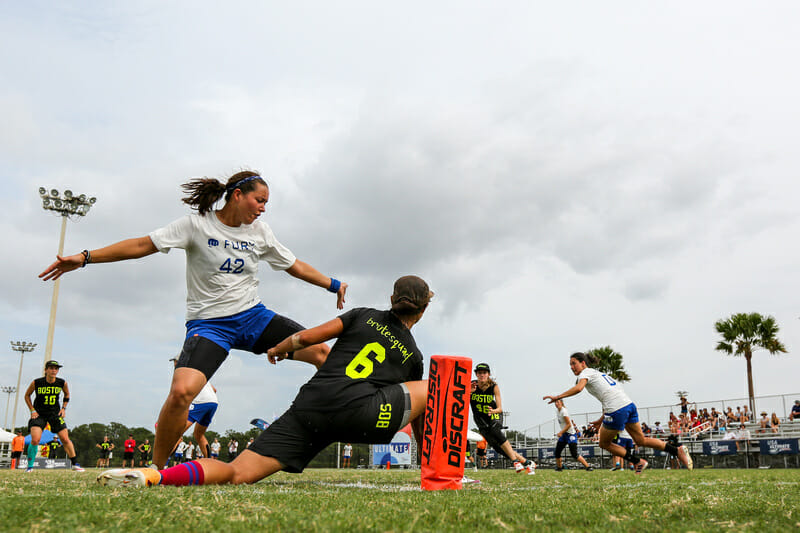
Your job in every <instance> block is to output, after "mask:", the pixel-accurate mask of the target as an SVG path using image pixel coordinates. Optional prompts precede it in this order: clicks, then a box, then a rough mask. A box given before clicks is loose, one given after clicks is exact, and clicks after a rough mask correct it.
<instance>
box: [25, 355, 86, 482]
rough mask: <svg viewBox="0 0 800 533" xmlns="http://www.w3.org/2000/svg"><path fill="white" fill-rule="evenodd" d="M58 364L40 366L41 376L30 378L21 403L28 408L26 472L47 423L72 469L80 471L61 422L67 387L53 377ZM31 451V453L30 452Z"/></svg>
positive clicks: (59, 366) (67, 401)
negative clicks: (64, 451)
mask: <svg viewBox="0 0 800 533" xmlns="http://www.w3.org/2000/svg"><path fill="white" fill-rule="evenodd" d="M60 368H61V365H60V364H58V361H47V363H45V365H44V377H41V378H37V379H34V380H33V381H32V382H31V384H30V385H29V386H28V390H26V391H25V403H26V404H27V405H28V409H30V410H31V419H30V420H29V421H28V430H29V431H30V434H31V443H30V444H29V445H28V472H30V471H31V469H32V468H33V459H35V458H36V450H37V448H38V447H39V440H40V439H41V438H42V431H43V430H44V428H45V427H46V426H47V424H50V431H52V432H53V433H55V434H56V435H58V438H59V439H60V440H61V444H63V445H64V450H66V452H67V457H69V459H70V461H72V468H73V470H77V471H79V472H83V468H81V465H79V464H78V463H77V457H76V456H75V446H73V444H72V441H71V440H69V431H67V424H66V423H65V422H64V415H65V411H66V409H67V403H69V387H68V386H67V382H66V381H64V380H63V379H61V378H59V377H57V376H58V371H59V369H60ZM34 392H35V393H36V399H35V400H33V402H31V395H32V394H33V393H34ZM62 392H63V394H64V399H63V402H64V406H63V407H62V406H61V404H60V403H59V401H58V397H59V396H60V395H61V393H62ZM31 452H33V453H31Z"/></svg>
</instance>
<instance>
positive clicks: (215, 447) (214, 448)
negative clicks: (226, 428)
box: [209, 438, 222, 459]
mask: <svg viewBox="0 0 800 533" xmlns="http://www.w3.org/2000/svg"><path fill="white" fill-rule="evenodd" d="M221 447H222V445H221V444H220V443H219V439H217V438H215V439H214V442H212V443H211V444H209V448H210V449H211V458H212V459H219V449H220V448H221Z"/></svg>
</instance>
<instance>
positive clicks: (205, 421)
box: [170, 357, 219, 457]
mask: <svg viewBox="0 0 800 533" xmlns="http://www.w3.org/2000/svg"><path fill="white" fill-rule="evenodd" d="M170 361H172V362H173V363H174V364H175V365H177V364H178V359H177V358H175V357H173V358H172V359H170ZM218 406H219V399H218V398H217V389H216V387H214V385H212V384H211V382H210V381H207V382H206V384H205V385H204V386H203V388H202V389H200V392H199V393H197V396H195V398H194V400H192V404H191V405H190V406H189V415H188V417H187V419H186V425H185V426H184V428H183V432H184V433H185V432H186V430H187V429H189V428H190V427H192V424H194V441H195V442H196V443H197V445H198V446H199V447H200V453H201V454H202V455H203V457H208V456H209V455H210V451H209V447H208V446H209V445H208V439H207V438H206V431H207V430H208V426H210V425H211V421H212V420H213V419H214V414H215V413H216V412H217V407H218Z"/></svg>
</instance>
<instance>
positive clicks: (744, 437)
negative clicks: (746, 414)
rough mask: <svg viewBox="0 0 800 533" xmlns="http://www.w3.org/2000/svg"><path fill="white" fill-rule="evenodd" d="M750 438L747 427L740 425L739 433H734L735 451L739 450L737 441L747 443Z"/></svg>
mask: <svg viewBox="0 0 800 533" xmlns="http://www.w3.org/2000/svg"><path fill="white" fill-rule="evenodd" d="M751 438H752V436H751V435H750V430H749V429H747V426H745V425H744V424H741V425H740V426H739V431H737V432H736V449H737V450H738V449H739V441H749V440H750V439H751Z"/></svg>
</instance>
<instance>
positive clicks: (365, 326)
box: [97, 276, 433, 486]
mask: <svg viewBox="0 0 800 533" xmlns="http://www.w3.org/2000/svg"><path fill="white" fill-rule="evenodd" d="M432 296H433V293H432V292H430V290H429V288H428V284H427V283H425V281H424V280H422V279H421V278H418V277H417V276H404V277H402V278H400V279H398V280H397V281H396V282H395V284H394V293H393V294H392V297H391V304H392V306H391V310H389V311H379V310H377V309H371V308H364V307H362V308H356V309H353V310H352V311H348V312H347V313H344V314H343V315H341V316H339V317H338V318H334V319H333V320H331V321H329V322H326V323H324V324H322V325H320V326H317V327H315V328H311V329H307V330H303V331H300V332H298V333H295V334H294V335H292V336H290V337H287V338H286V339H284V340H283V341H281V342H280V343H279V344H278V345H276V346H275V347H274V348H271V349H270V350H269V351H268V352H267V355H268V357H269V359H270V362H272V363H275V362H276V361H279V360H281V359H284V358H285V357H286V354H287V353H289V352H292V351H296V350H300V349H302V348H303V347H305V346H311V345H315V344H318V343H322V342H325V341H328V340H330V339H334V338H336V339H337V341H336V344H334V346H333V348H331V351H330V353H329V355H328V357H327V360H326V361H325V363H324V364H322V366H321V367H320V368H319V370H318V371H317V373H316V374H315V375H314V376H313V377H312V378H311V379H310V380H309V381H308V382H307V383H306V384H305V385H303V387H302V388H301V389H300V392H299V393H298V395H297V397H296V398H295V400H294V402H293V404H292V406H291V407H290V408H289V410H288V411H286V412H285V413H284V414H283V415H282V416H281V417H280V418H279V419H278V420H276V421H275V422H273V423H272V424H271V425H270V426H269V427H268V428H267V429H266V430H264V432H263V433H261V435H260V436H259V437H258V439H256V441H255V442H254V443H253V444H252V445H251V446H250V447H248V448H247V449H246V450H245V451H243V452H242V453H241V454H240V455H239V456H237V457H236V459H235V460H234V461H233V462H231V463H223V462H221V461H215V460H213V459H200V460H197V461H191V462H188V463H184V464H182V465H178V466H175V467H173V468H168V469H166V470H162V471H160V472H158V471H156V470H153V469H147V468H144V469H134V470H121V469H116V470H109V471H107V472H104V473H102V474H100V475H99V476H98V478H97V481H98V483H100V484H101V485H110V486H118V485H130V486H151V485H158V484H162V485H210V484H224V483H235V484H238V483H255V482H256V481H259V480H260V479H263V478H265V477H267V476H269V475H271V474H274V473H275V472H278V471H280V470H285V471H287V472H295V473H297V472H302V471H303V469H304V468H305V467H306V465H308V463H309V462H310V461H311V460H312V459H313V458H314V457H315V456H316V455H317V454H318V453H319V452H320V451H322V450H323V449H324V448H326V447H327V446H328V445H329V444H331V443H333V442H336V441H342V442H359V443H371V444H377V443H388V442H390V441H391V439H392V437H393V436H394V435H395V433H397V431H398V430H399V429H401V428H402V427H404V426H405V425H406V424H407V423H409V422H411V423H412V426H413V427H414V431H415V434H416V435H417V437H419V434H420V424H419V423H420V422H421V421H422V415H423V413H424V411H425V404H426V398H427V381H422V373H423V361H422V354H421V353H420V351H419V349H418V348H417V345H416V342H415V341H414V337H413V336H412V335H411V331H410V330H411V327H412V326H414V324H416V323H417V322H418V321H419V320H420V319H421V318H422V315H423V313H424V312H425V309H426V307H427V305H428V302H429V301H430V299H431V297H432Z"/></svg>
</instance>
